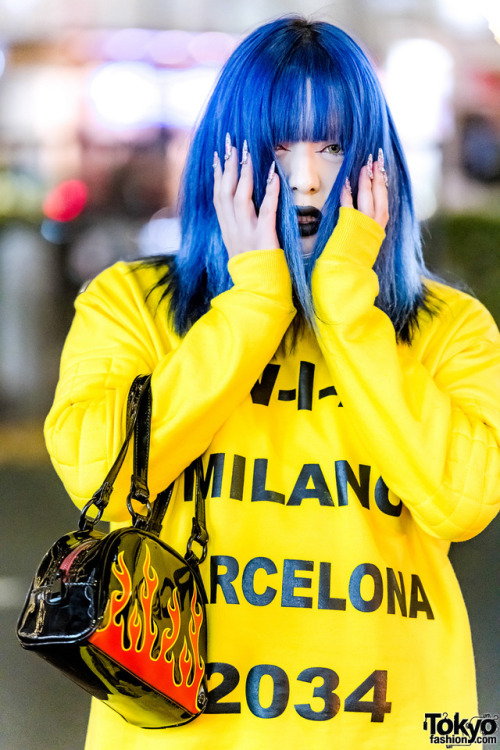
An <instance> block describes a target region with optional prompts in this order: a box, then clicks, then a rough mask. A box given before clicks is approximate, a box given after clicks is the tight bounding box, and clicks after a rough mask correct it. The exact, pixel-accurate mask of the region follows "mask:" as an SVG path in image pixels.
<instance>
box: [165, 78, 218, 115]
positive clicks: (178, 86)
mask: <svg viewBox="0 0 500 750" xmlns="http://www.w3.org/2000/svg"><path fill="white" fill-rule="evenodd" d="M218 72H219V71H218V69H216V68H208V67H207V68H205V67H203V68H202V67H199V68H191V69H190V70H165V71H164V72H163V74H162V75H163V96H164V113H163V122H164V123H165V124H167V125H171V126H174V127H184V128H190V127H192V126H193V125H194V123H195V122H196V119H197V117H198V115H199V114H200V111H201V109H202V107H203V105H204V104H205V102H206V100H207V99H208V96H209V94H210V92H211V90H212V88H213V85H214V82H215V79H216V78H217V75H218Z"/></svg>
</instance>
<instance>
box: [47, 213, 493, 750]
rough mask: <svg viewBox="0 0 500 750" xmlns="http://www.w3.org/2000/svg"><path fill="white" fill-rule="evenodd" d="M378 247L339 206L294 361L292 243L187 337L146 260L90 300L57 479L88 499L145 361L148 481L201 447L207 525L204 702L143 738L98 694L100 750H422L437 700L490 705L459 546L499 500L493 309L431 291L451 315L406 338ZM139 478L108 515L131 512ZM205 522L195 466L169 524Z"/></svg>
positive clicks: (58, 434)
mask: <svg viewBox="0 0 500 750" xmlns="http://www.w3.org/2000/svg"><path fill="white" fill-rule="evenodd" d="M383 237H384V233H383V231H382V230H381V228H380V227H379V225H378V224H376V223H375V222H374V221H373V220H371V219H369V218H368V217H366V216H365V215H363V214H361V213H359V212H357V211H355V210H354V209H341V214H340V219H339V223H338V225H337V227H336V229H335V231H334V233H333V235H332V237H331V239H330V241H329V243H328V244H327V246H326V248H325V250H324V252H323V254H322V256H321V258H320V259H319V260H318V261H317V263H316V267H315V270H314V274H313V282H312V288H313V297H314V302H315V306H316V313H317V331H316V333H315V334H312V333H311V332H308V333H305V334H304V335H303V337H302V338H301V339H300V341H299V342H298V344H297V347H296V348H295V350H294V351H293V353H291V354H290V353H288V354H283V353H282V348H279V344H280V341H281V340H282V338H283V336H284V334H285V332H286V330H287V328H288V326H289V325H290V322H291V321H292V319H293V316H294V308H293V305H292V297H291V285H290V278H289V274H288V269H287V266H286V262H285V258H284V254H283V252H282V251H281V250H262V251H255V252H249V253H246V254H244V255H240V256H237V257H236V258H233V259H232V260H230V262H229V270H230V273H231V276H232V278H233V281H234V286H233V287H232V288H231V289H230V290H229V291H227V292H224V293H223V294H221V295H220V296H218V297H217V298H215V299H214V300H213V302H212V305H211V309H210V310H209V312H207V313H206V314H205V315H204V316H203V317H202V318H201V319H200V320H199V321H198V322H197V323H196V324H195V325H194V326H193V327H192V329H191V330H190V331H189V333H188V334H187V335H186V336H185V337H184V338H183V339H180V338H179V337H178V336H177V335H176V334H175V333H174V332H173V331H172V328H171V326H170V325H169V323H168V321H167V315H166V309H165V307H164V306H163V304H161V305H160V306H159V307H158V306H157V302H158V297H157V296H156V294H152V295H150V296H149V297H147V293H148V292H149V291H150V289H151V287H152V286H153V285H154V283H155V280H156V278H157V275H156V274H157V272H156V271H155V270H154V269H151V268H148V267H145V266H143V265H141V264H137V265H135V264H134V265H126V264H123V263H119V264H117V265H115V266H113V267H112V268H110V269H108V270H106V271H105V272H104V273H102V274H101V275H100V276H99V277H98V278H97V279H95V280H94V281H93V282H92V283H91V285H90V286H89V288H88V289H87V290H86V291H85V292H84V293H82V294H81V295H80V296H79V297H78V299H77V302H76V309H77V312H76V317H75V320H74V323H73V326H72V328H71V331H70V333H69V336H68V339H67V342H66V345H65V349H64V353H63V357H62V364H61V377H60V382H59V385H58V387H57V392H56V397H55V402H54V405H53V407H52V410H51V412H50V414H49V416H48V418H47V422H46V438H47V444H48V447H49V452H50V454H51V457H52V460H53V463H54V466H55V468H56V470H57V471H58V473H59V474H60V476H61V478H62V479H63V481H64V483H65V485H66V487H67V489H68V491H69V492H70V494H71V495H72V497H73V498H74V500H75V502H76V503H77V504H78V505H79V506H81V505H82V504H83V503H84V502H85V501H87V500H88V499H89V497H90V496H91V494H92V493H93V491H94V490H95V489H96V488H97V487H98V486H99V484H100V483H101V481H102V479H103V477H104V475H105V473H106V471H107V468H108V467H109V465H110V464H111V462H112V461H113V458H114V456H115V455H116V452H117V450H118V448H119V446H120V444H121V442H122V440H123V429H124V418H125V404H126V398H127V393H128V389H129V387H130V384H131V382H132V380H133V379H134V377H135V376H136V375H137V374H140V373H148V372H152V373H153V377H152V388H153V420H152V445H151V455H150V485H151V490H152V493H153V492H158V491H159V490H161V489H163V488H164V487H165V486H166V485H167V484H168V483H170V482H171V481H172V480H173V479H174V478H175V477H176V476H178V475H179V474H181V472H182V471H183V470H184V469H185V468H186V467H187V466H188V465H189V464H190V462H191V461H192V460H193V459H194V458H195V457H196V456H198V455H199V454H201V453H204V472H205V477H204V490H205V492H206V493H207V527H208V531H209V534H210V542H209V554H208V557H207V560H206V561H205V563H203V565H202V574H203V578H204V581H205V585H206V589H207V594H208V599H209V604H208V612H207V617H208V625H209V643H208V662H209V663H208V674H209V675H210V680H209V688H210V690H211V701H210V705H209V710H208V712H207V713H206V714H204V715H203V716H202V717H200V718H199V719H197V720H196V721H194V722H193V723H191V724H188V725H186V726H184V727H180V728H177V729H166V730H144V729H138V728H136V727H133V726H130V725H128V724H127V723H126V722H125V721H124V720H123V719H122V718H121V717H120V716H118V715H117V714H114V713H113V712H112V711H111V710H109V709H108V708H107V707H106V706H105V705H103V704H99V703H97V702H94V705H93V709H92V713H91V720H90V726H89V733H88V740H87V746H86V747H87V750H115V748H116V747H120V748H122V750H131V749H132V748H133V749H134V750H153V749H155V750H156V748H163V747H168V748H169V750H176V749H177V750H194V749H195V748H196V750H199V748H200V747H213V748H217V750H240V749H245V750H250V749H252V750H254V749H255V748H269V747H275V746H279V747H283V748H287V749H288V748H300V749H301V750H302V749H303V748H307V750H320V749H321V750H322V749H323V748H325V749H326V748H335V749H337V748H338V749H339V750H351V748H352V749H354V748H356V750H357V749H358V748H363V747H366V748H370V750H387V749H388V748H411V750H419V748H428V747H429V730H428V729H427V730H424V728H423V724H424V720H425V714H426V713H431V712H434V713H440V712H445V711H446V712H448V714H449V715H450V716H453V715H454V713H455V712H460V716H461V717H462V718H463V717H467V718H472V717H473V716H474V715H475V713H476V711H477V706H476V694H475V674H474V661H473V653H472V645H471V639H470V632H469V626H468V619H467V613H466V610H465V607H464V603H463V600H462V596H461V593H460V589H459V586H458V583H457V581H456V578H455V575H454V573H453V570H452V567H451V565H450V562H449V560H448V556H447V553H448V547H449V542H450V541H452V540H462V539H467V538H469V537H472V536H474V535H475V534H477V533H479V532H480V531H481V530H482V529H484V528H485V526H486V525H487V524H488V523H489V521H490V520H491V519H492V518H493V517H494V515H495V514H496V512H497V510H498V508H499V504H500V482H499V477H500V450H499V443H500V410H499V392H500V337H499V333H498V330H497V328H496V326H495V324H494V322H493V320H492V318H491V316H490V315H489V313H488V312H487V311H486V310H485V309H484V307H483V306H482V305H481V304H480V303H479V302H477V301H476V300H475V299H473V298H471V297H470V296H468V295H466V294H464V293H462V292H460V291H457V290H454V289H451V288H449V287H446V286H444V285H440V284H434V283H433V284H431V287H432V290H433V292H434V293H435V294H436V295H437V296H438V297H439V299H440V300H441V304H440V309H439V313H438V315H437V316H434V317H433V318H431V317H430V316H429V315H427V314H425V313H422V315H421V318H420V327H419V330H418V331H417V333H416V335H415V338H414V341H413V343H412V345H411V346H408V345H398V344H397V343H396V339H395V334H394V329H393V326H392V324H391V322H390V320H389V318H388V317H387V316H386V315H385V314H384V313H383V312H381V311H380V310H379V309H377V308H376V307H375V306H374V300H375V297H376V295H377V291H378V282H377V276H376V274H375V273H374V271H373V270H372V266H373V263H374V261H375V259H376V256H377V253H378V250H379V247H380V244H381V242H382V240H383ZM277 350H278V353H277V354H276V352H277ZM128 468H130V467H128ZM129 476H130V472H129V471H127V468H125V469H124V470H123V472H122V475H121V478H120V481H119V483H118V484H117V486H116V489H115V492H114V493H113V496H112V498H111V503H110V506H109V510H108V515H107V517H108V520H111V521H124V520H126V518H127V512H126V507H125V497H126V494H127V492H128V485H129ZM192 515H193V502H192V499H191V498H190V497H189V493H187V492H186V493H184V481H183V478H181V479H180V480H179V482H178V484H177V487H176V491H175V496H174V500H173V502H172V504H171V506H170V508H169V510H168V513H167V517H166V521H165V523H164V531H163V534H164V536H165V538H167V539H168V541H169V543H170V544H172V546H174V547H176V548H177V549H179V551H181V552H184V550H185V545H186V541H187V539H188V536H189V531H190V527H191V518H192Z"/></svg>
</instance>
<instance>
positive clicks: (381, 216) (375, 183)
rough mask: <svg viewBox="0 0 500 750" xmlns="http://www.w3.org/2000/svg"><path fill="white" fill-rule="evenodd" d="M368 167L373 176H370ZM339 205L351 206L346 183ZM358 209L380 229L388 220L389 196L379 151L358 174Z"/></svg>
mask: <svg viewBox="0 0 500 750" xmlns="http://www.w3.org/2000/svg"><path fill="white" fill-rule="evenodd" d="M370 168H371V169H372V173H373V177H370ZM340 205H341V206H343V207H345V208H353V207H354V204H353V201H352V194H351V191H350V189H349V187H348V185H344V187H343V188H342V193H341V195H340ZM357 208H358V211H361V213H363V214H366V215H367V216H370V217H371V218H372V219H374V220H375V221H376V222H377V224H380V226H381V227H382V229H385V228H386V226H387V222H388V221H389V198H388V192H387V173H386V171H385V167H384V157H383V155H382V154H381V152H379V157H378V159H377V160H376V161H375V162H373V166H371V165H365V166H364V167H363V168H362V169H361V172H360V174H359V182H358V205H357Z"/></svg>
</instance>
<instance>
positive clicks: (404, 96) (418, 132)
mask: <svg viewBox="0 0 500 750" xmlns="http://www.w3.org/2000/svg"><path fill="white" fill-rule="evenodd" d="M452 88H453V58H452V56H451V54H450V53H449V52H448V50H447V49H445V47H443V46H442V45H441V44H438V43H437V42H433V41H431V40H430V39H408V40H404V41H401V42H397V43H396V44H394V45H393V46H392V47H391V48H390V50H389V54H388V56H387V61H386V76H385V91H386V95H387V99H388V102H389V106H390V108H391V111H392V114H393V115H394V119H395V121H396V126H397V128H398V130H399V132H400V135H401V136H402V138H403V140H404V141H405V142H406V143H411V144H414V145H416V146H418V147H421V146H422V144H423V143H425V142H430V143H436V142H439V141H442V140H444V139H446V138H447V137H449V135H450V133H451V131H452V127H453V124H452V113H451V107H450V105H449V99H450V95H451V93H452Z"/></svg>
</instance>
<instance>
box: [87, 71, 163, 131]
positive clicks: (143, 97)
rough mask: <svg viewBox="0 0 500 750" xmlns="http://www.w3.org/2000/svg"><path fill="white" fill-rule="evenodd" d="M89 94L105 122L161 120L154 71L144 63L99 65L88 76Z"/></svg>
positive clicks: (128, 123) (131, 123) (129, 123)
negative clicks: (89, 76)
mask: <svg viewBox="0 0 500 750" xmlns="http://www.w3.org/2000/svg"><path fill="white" fill-rule="evenodd" d="M88 96H89V99H90V102H91V104H92V106H93V107H94V109H95V112H96V114H97V116H98V117H99V119H100V120H101V122H102V123H103V124H104V125H108V126H115V127H120V126H138V125H148V124H152V123H155V122H159V121H160V119H161V92H160V87H159V85H158V77H157V73H156V71H155V70H154V68H152V67H150V66H149V65H147V64H145V63H119V62H116V63H109V64H107V65H102V66H100V67H99V68H97V69H96V70H95V71H94V73H93V74H92V76H91V78H90V81H89V85H88Z"/></svg>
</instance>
